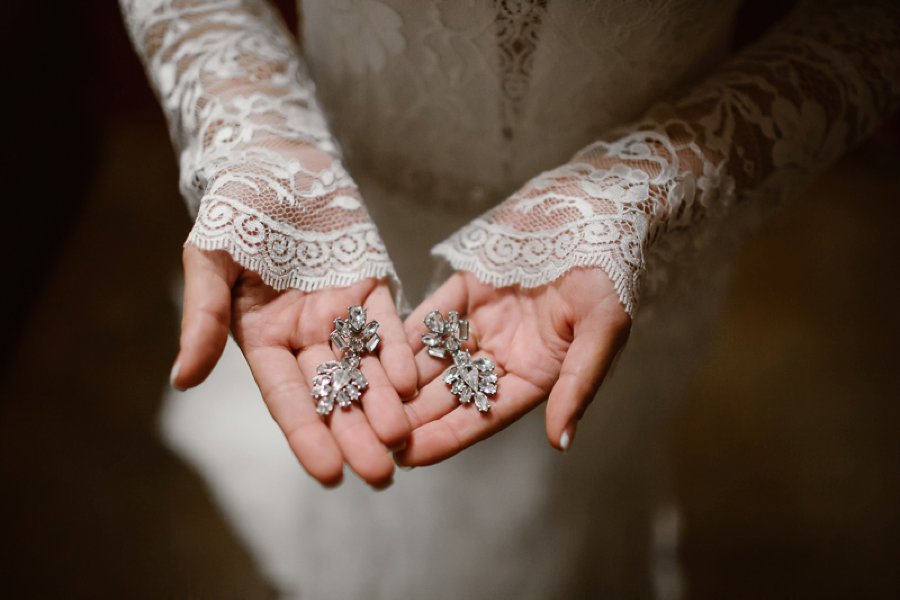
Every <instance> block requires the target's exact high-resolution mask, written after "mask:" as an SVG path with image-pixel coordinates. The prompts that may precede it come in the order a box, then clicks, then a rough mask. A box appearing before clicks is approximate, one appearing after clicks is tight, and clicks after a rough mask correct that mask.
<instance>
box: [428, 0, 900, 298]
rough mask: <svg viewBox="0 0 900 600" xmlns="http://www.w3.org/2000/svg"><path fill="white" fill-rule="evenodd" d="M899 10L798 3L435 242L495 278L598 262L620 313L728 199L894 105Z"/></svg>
mask: <svg viewBox="0 0 900 600" xmlns="http://www.w3.org/2000/svg"><path fill="white" fill-rule="evenodd" d="M898 13H900V9H898V7H897V6H896V5H893V4H891V3H888V2H870V3H856V4H854V5H853V6H850V5H848V4H847V3H841V2H825V3H823V2H807V3H804V4H802V5H800V6H798V7H797V8H796V9H795V11H794V13H793V14H792V15H791V16H789V17H788V18H787V19H786V20H785V22H784V23H782V24H781V25H779V27H778V28H777V29H776V30H775V31H773V32H772V33H771V34H769V35H768V36H767V37H766V38H765V39H764V40H762V41H761V42H759V43H757V44H756V45H754V46H753V47H751V48H748V49H747V50H746V51H744V52H742V53H741V54H740V55H739V56H738V57H736V58H735V59H734V60H732V61H731V62H730V63H728V65H726V67H725V68H724V69H722V70H721V71H720V72H719V73H718V74H716V75H715V76H713V77H710V78H709V79H707V80H706V81H705V82H704V83H702V84H700V85H699V86H697V87H695V88H693V89H692V90H691V91H690V92H689V93H688V94H686V95H683V96H682V97H680V98H677V99H676V100H674V101H673V102H669V103H664V104H658V105H656V106H655V107H654V108H653V109H651V111H650V112H649V113H648V116H646V117H645V118H644V119H642V120H640V121H638V122H637V123H635V124H634V125H632V126H630V127H625V128H620V129H618V130H615V131H613V132H612V133H610V134H609V135H607V136H605V139H604V140H603V141H599V142H596V143H594V144H592V145H590V146H588V147H586V148H585V149H583V150H582V151H580V152H578V153H577V154H576V156H575V157H574V158H573V159H572V160H571V161H570V162H569V163H568V164H566V165H564V166H562V167H560V168H557V169H554V170H551V171H548V172H545V173H543V174H541V175H539V176H538V177H536V178H534V179H533V180H531V181H530V182H528V183H527V184H526V185H525V186H524V187H523V188H522V189H521V190H520V191H518V192H517V193H515V194H514V195H513V196H512V197H510V198H509V199H508V200H506V201H505V202H503V203H502V204H500V205H499V206H497V207H495V208H494V209H492V210H490V211H489V212H488V213H486V214H485V215H483V216H482V217H479V218H477V219H475V220H474V221H473V222H472V223H470V224H469V225H467V226H465V227H464V228H463V229H462V230H460V231H459V232H457V233H456V234H454V235H453V236H452V237H451V238H449V239H448V240H446V241H444V242H442V243H441V244H439V245H437V246H436V247H435V248H434V250H433V253H434V254H435V255H438V256H442V257H444V258H446V259H447V260H448V261H449V262H450V264H451V265H452V266H453V267H454V268H456V269H464V270H468V271H472V272H473V273H475V274H476V276H478V277H479V279H481V280H483V281H485V282H487V283H490V284H492V285H496V286H504V285H512V284H519V285H522V286H525V287H534V286H539V285H542V284H545V283H548V282H550V281H552V280H554V279H555V278H557V277H559V276H560V275H562V274H564V273H565V272H567V271H569V270H570V269H572V268H575V267H579V266H596V267H600V268H602V269H603V270H604V271H605V272H606V273H607V274H608V275H609V276H610V278H611V280H612V281H613V283H614V285H615V287H616V290H617V292H618V294H619V297H620V299H621V301H622V304H623V306H624V307H625V309H626V311H627V312H628V313H629V314H632V313H633V312H634V310H635V307H636V303H637V299H638V291H639V284H640V282H641V279H642V274H643V272H644V270H645V268H646V266H647V264H648V263H651V262H652V263H658V262H663V263H665V262H685V261H690V260H691V258H692V257H693V256H694V255H696V254H697V253H698V252H700V251H701V250H702V249H703V248H704V247H705V246H706V245H707V244H708V242H709V240H710V239H712V238H714V237H716V235H717V231H716V229H715V225H716V224H717V223H718V222H719V221H721V220H722V219H723V218H724V217H725V216H726V215H728V214H729V213H730V212H731V211H732V208H733V207H734V206H735V205H744V204H753V205H761V204H764V203H759V202H754V203H745V202H743V201H744V200H747V199H750V198H757V197H760V196H763V197H765V196H779V195H781V194H782V193H784V191H786V190H789V189H791V188H792V187H794V186H797V185H801V184H802V183H804V182H805V181H807V180H808V179H809V178H810V177H811V176H813V175H815V174H816V173H818V172H821V171H822V170H823V169H824V168H826V167H827V166H828V165H830V164H831V163H832V162H834V160H836V159H837V157H839V156H840V155H841V154H842V153H843V152H845V151H846V150H847V149H848V148H850V147H852V146H853V145H854V144H856V143H858V142H859V141H860V140H861V139H864V138H865V136H867V135H869V134H870V133H871V132H872V131H873V130H874V128H875V127H876V126H877V125H878V124H879V123H880V122H882V121H883V120H884V119H885V118H887V116H889V115H890V113H891V112H892V110H894V109H895V108H896V107H897V106H898V104H900V14H898Z"/></svg>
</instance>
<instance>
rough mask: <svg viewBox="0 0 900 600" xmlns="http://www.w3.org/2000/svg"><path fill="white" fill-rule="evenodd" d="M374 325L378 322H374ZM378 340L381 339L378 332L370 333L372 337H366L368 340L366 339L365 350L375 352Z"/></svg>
mask: <svg viewBox="0 0 900 600" xmlns="http://www.w3.org/2000/svg"><path fill="white" fill-rule="evenodd" d="M373 323H374V321H373ZM375 325H378V323H375ZM380 341H381V338H380V337H378V334H377V333H372V337H370V338H369V339H368V341H366V350H368V351H369V352H375V348H377V347H378V342H380Z"/></svg>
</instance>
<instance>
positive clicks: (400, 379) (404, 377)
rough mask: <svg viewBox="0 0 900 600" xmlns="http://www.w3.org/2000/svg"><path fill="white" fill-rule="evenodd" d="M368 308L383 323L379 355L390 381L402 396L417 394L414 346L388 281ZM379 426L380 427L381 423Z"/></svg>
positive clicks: (375, 292) (369, 314) (376, 290)
mask: <svg viewBox="0 0 900 600" xmlns="http://www.w3.org/2000/svg"><path fill="white" fill-rule="evenodd" d="M366 312H367V314H368V316H369V318H370V319H375V320H376V321H378V322H379V323H380V324H381V327H379V328H378V335H380V336H381V349H380V350H379V354H378V357H379V359H380V361H381V367H382V368H383V369H384V372H385V373H386V374H387V378H388V380H389V381H390V384H391V385H392V386H393V388H394V389H395V390H396V391H397V394H399V395H400V397H402V398H409V397H411V396H413V395H414V394H415V393H416V381H417V375H416V363H415V359H414V357H413V351H412V348H410V347H409V344H408V343H407V342H406V335H405V334H404V330H403V322H402V321H401V320H400V317H399V316H398V315H397V309H396V307H395V306H394V300H393V298H391V292H390V290H389V289H388V288H387V286H386V285H384V284H380V285H379V286H378V287H376V288H375V291H373V292H372V293H371V294H370V295H369V298H368V300H367V301H366ZM401 412H402V411H401ZM373 425H374V422H373ZM375 430H376V432H378V431H379V430H378V428H377V427H376V429H375ZM404 437H405V436H404ZM382 441H384V439H383V438H382Z"/></svg>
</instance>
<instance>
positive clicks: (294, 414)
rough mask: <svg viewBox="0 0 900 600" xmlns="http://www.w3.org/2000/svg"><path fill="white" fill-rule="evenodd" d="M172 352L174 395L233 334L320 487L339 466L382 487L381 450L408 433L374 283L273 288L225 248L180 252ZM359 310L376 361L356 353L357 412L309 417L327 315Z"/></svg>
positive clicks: (405, 367) (202, 372) (410, 388)
mask: <svg viewBox="0 0 900 600" xmlns="http://www.w3.org/2000/svg"><path fill="white" fill-rule="evenodd" d="M183 262H184V276H185V290H184V315H183V319H182V324H181V349H180V351H179V354H178V358H177V359H176V362H175V367H174V368H173V371H172V384H173V385H174V386H175V387H178V388H179V389H184V388H189V387H193V386H195V385H197V384H199V383H201V382H202V381H203V380H204V379H205V378H206V377H207V376H208V375H209V373H210V372H211V371H212V369H213V367H214V366H215V364H216V362H217V361H218V360H219V357H220V356H221V354H222V351H223V349H224V347H225V342H226V340H227V338H228V331H229V329H231V331H232V332H233V334H234V337H235V340H236V341H237V343H238V345H239V346H240V347H241V350H242V351H243V353H244V357H245V358H246V359H247V363H248V364H249V365H250V370H251V371H252V373H253V377H254V379H255V380H256V383H257V385H258V386H259V389H260V391H261V392H262V396H263V399H264V400H265V402H266V405H267V406H268V408H269V412H270V413H271V414H272V417H273V418H274V419H275V421H276V422H277V423H278V425H279V426H280V427H281V429H282V431H283V432H284V435H285V437H286V438H287V441H288V443H289V444H290V447H291V449H292V451H293V452H294V454H295V455H296V456H297V458H298V459H299V461H300V463H301V464H302V465H303V467H304V468H305V469H306V471H307V472H308V473H309V474H310V475H312V476H313V477H314V478H316V479H317V480H319V481H320V482H321V483H322V484H324V485H327V486H331V485H336V484H337V483H339V482H340V480H341V478H342V473H343V465H344V462H345V461H346V463H347V464H348V465H349V466H350V468H351V469H353V471H354V472H355V473H356V474H357V475H359V476H360V477H361V478H362V479H364V480H365V481H366V482H367V483H369V484H370V485H372V486H374V487H377V488H380V487H384V486H386V485H388V484H390V482H391V480H392V477H393V472H394V463H393V461H392V460H391V456H390V449H397V448H398V447H400V446H402V444H403V443H404V441H405V440H406V438H407V436H408V435H409V433H410V429H411V427H410V423H409V421H408V419H407V417H406V414H405V411H404V409H403V405H402V402H401V396H403V397H406V396H410V395H412V394H413V393H415V389H416V370H415V364H414V362H413V352H412V350H411V349H410V347H409V345H408V344H407V343H406V339H405V336H404V331H403V324H402V322H401V321H400V318H399V316H398V315H397V312H396V309H395V307H394V302H393V299H392V297H391V293H390V290H389V289H388V286H387V284H386V283H385V282H384V281H376V280H374V279H365V280H362V281H359V282H357V283H355V284H353V285H351V286H348V287H343V288H329V289H324V290H320V291H316V292H310V293H307V292H302V291H299V290H286V291H283V292H278V291H276V290H274V289H273V288H272V287H270V286H268V285H266V284H265V283H263V281H262V280H261V279H260V277H259V276H258V275H257V274H256V273H254V272H252V271H248V270H245V269H243V268H242V267H241V266H240V265H238V264H237V263H235V262H234V261H233V260H232V258H231V257H230V256H229V255H228V254H227V253H225V252H222V251H216V252H209V251H204V250H200V249H198V248H196V247H193V246H187V247H186V248H185V249H184V253H183ZM353 305H362V306H364V307H365V308H366V311H367V313H368V319H369V320H373V319H374V320H377V321H378V322H379V323H380V328H379V330H378V333H379V335H380V336H381V338H382V343H381V345H380V350H379V355H378V356H377V357H376V356H373V355H366V356H364V357H363V359H362V362H361V367H360V368H361V369H362V371H363V373H364V374H365V376H366V379H367V380H368V382H369V387H368V388H367V389H366V391H365V393H364V394H363V395H362V409H360V405H358V404H354V405H353V406H351V407H350V408H348V409H341V408H339V407H335V409H334V412H333V413H332V414H331V415H330V416H329V417H327V418H326V419H323V418H322V417H321V416H319V415H318V414H317V413H316V411H315V403H314V402H313V399H312V395H311V393H310V387H309V386H310V382H311V381H312V378H313V376H314V375H315V369H316V366H317V365H319V364H320V363H323V362H325V361H328V360H334V359H335V358H336V354H335V352H334V351H333V350H332V348H331V345H330V340H329V336H330V334H331V331H332V328H333V322H334V319H335V317H339V316H346V311H347V307H349V306H353Z"/></svg>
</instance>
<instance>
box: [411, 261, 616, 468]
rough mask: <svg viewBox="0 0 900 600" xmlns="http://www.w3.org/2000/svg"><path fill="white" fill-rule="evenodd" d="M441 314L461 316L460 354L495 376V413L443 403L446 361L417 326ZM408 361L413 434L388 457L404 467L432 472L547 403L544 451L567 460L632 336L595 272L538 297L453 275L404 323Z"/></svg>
mask: <svg viewBox="0 0 900 600" xmlns="http://www.w3.org/2000/svg"><path fill="white" fill-rule="evenodd" d="M437 307H440V309H441V310H442V311H443V312H445V313H446V312H447V311H449V310H456V311H459V313H460V314H462V315H466V318H467V319H468V321H469V328H470V330H471V332H472V335H471V338H472V339H470V340H469V342H467V343H466V347H467V348H468V349H469V350H470V351H471V352H472V355H473V357H477V356H487V357H489V358H491V359H492V360H493V361H494V362H495V363H496V365H497V369H496V372H497V374H498V375H500V379H499V386H498V390H497V394H496V395H494V396H493V397H492V401H493V406H492V408H491V410H490V411H488V412H487V413H478V412H477V411H476V410H475V408H474V406H472V405H471V404H469V405H462V404H460V403H459V402H458V400H457V399H456V397H454V396H453V395H452V394H450V392H449V390H448V388H447V385H446V384H445V383H444V382H443V381H442V378H441V376H442V375H443V373H444V372H445V371H446V369H447V367H448V363H447V361H446V360H438V359H435V358H432V357H430V356H428V354H427V353H426V351H425V348H424V346H423V344H422V341H421V335H422V333H423V331H424V326H423V325H422V320H423V318H424V317H425V315H426V314H427V313H429V312H430V311H432V310H434V309H435V308H437ZM405 327H406V335H407V340H408V341H409V344H410V347H411V348H413V349H414V350H415V351H416V370H417V372H418V385H419V388H420V392H419V394H418V396H417V397H416V398H415V399H414V400H413V401H411V402H409V403H407V404H406V405H405V406H404V408H405V409H406V412H407V416H408V417H409V421H410V423H411V424H412V426H413V428H414V430H413V432H412V434H411V436H410V438H409V440H408V443H407V446H406V448H405V449H404V450H403V451H402V452H398V453H396V454H395V459H396V461H397V463H398V464H400V465H403V466H422V465H430V464H434V463H437V462H440V461H442V460H444V459H447V458H449V457H451V456H453V455H454V454H456V453H458V452H460V451H461V450H464V449H465V448H468V447H469V446H471V445H473V444H475V443H477V442H479V441H481V440H483V439H485V438H487V437H489V436H491V435H493V434H495V433H497V432H498V431H500V430H501V429H504V428H505V427H507V426H508V425H510V424H511V423H513V422H514V421H516V420H518V419H519V418H521V417H522V416H523V415H525V414H526V413H527V412H529V411H531V410H533V409H534V408H536V407H537V406H538V405H539V404H541V403H542V402H543V401H544V400H547V409H546V426H547V438H548V440H549V442H550V444H551V445H552V446H553V447H554V448H556V449H558V450H565V449H566V447H565V446H566V445H567V444H563V443H561V439H562V437H563V432H567V433H568V438H569V443H571V440H573V439H574V436H575V427H576V424H577V422H578V420H579V419H580V418H581V417H582V415H583V414H584V411H585V410H586V409H587V407H588V405H589V404H590V402H591V400H593V398H594V395H595V394H596V392H597V389H598V388H599V387H600V384H601V383H602V382H603V378H604V377H605V375H606V373H607V371H608V370H609V367H610V365H611V364H612V361H613V359H614V358H615V356H616V354H617V353H618V352H619V351H620V350H621V348H622V347H623V345H624V344H625V341H626V339H627V337H628V332H629V330H630V328H631V319H630V318H629V317H628V315H627V314H626V313H625V310H624V309H623V308H622V305H621V303H620V302H619V299H618V296H617V295H616V292H615V288H614V287H613V285H612V283H611V282H610V280H609V278H608V277H607V276H606V275H605V273H603V271H601V270H600V269H575V270H573V271H570V272H569V273H568V274H566V275H564V276H563V277H561V278H559V279H557V280H556V281H554V282H552V283H550V284H548V285H545V286H541V287H539V288H532V289H521V288H517V287H506V288H495V287H492V286H490V285H486V284H483V283H481V282H480V281H478V280H477V279H476V278H475V276H474V275H472V274H471V273H467V272H458V273H456V274H454V275H453V276H452V277H450V279H448V280H447V281H446V282H445V283H444V284H443V286H441V288H439V289H438V290H437V291H436V292H435V293H434V294H432V296H430V297H429V298H428V299H426V300H425V301H424V302H422V304H421V305H419V307H418V308H417V309H416V310H415V311H413V313H412V314H411V315H410V316H409V318H408V319H407V320H406V322H405Z"/></svg>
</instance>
